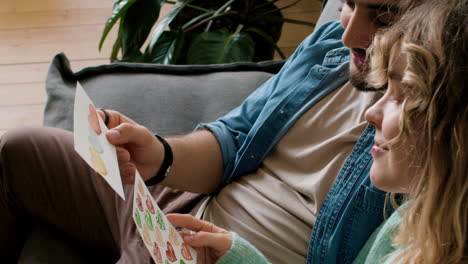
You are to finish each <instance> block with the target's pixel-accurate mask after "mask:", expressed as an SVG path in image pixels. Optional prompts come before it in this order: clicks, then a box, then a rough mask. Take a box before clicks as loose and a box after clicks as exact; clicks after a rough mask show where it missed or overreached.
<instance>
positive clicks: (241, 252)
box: [216, 232, 270, 264]
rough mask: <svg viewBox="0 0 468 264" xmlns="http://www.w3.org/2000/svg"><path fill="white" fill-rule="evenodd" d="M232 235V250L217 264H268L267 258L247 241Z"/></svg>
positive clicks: (233, 233) (234, 234)
mask: <svg viewBox="0 0 468 264" xmlns="http://www.w3.org/2000/svg"><path fill="white" fill-rule="evenodd" d="M231 233H232V238H233V242H232V246H231V249H230V250H229V251H228V252H227V253H226V254H225V255H224V256H222V257H221V258H220V259H219V260H218V261H217V262H216V264H268V263H270V262H268V260H267V259H266V257H265V256H264V255H263V254H262V253H261V252H260V251H259V250H258V249H256V248H255V247H254V246H253V245H252V244H250V243H249V242H248V241H247V240H245V239H243V238H242V237H240V236H239V235H237V234H236V233H235V232H231Z"/></svg>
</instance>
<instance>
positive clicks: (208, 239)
mask: <svg viewBox="0 0 468 264" xmlns="http://www.w3.org/2000/svg"><path fill="white" fill-rule="evenodd" d="M167 219H168V220H169V221H170V222H171V223H172V224H173V225H174V226H176V227H182V228H186V229H189V230H192V231H195V233H187V232H181V235H182V237H183V239H184V241H185V243H187V244H188V245H190V246H192V247H194V248H195V249H197V251H198V263H199V264H201V263H204V264H211V263H215V262H216V261H217V260H218V259H219V258H220V257H222V256H224V255H225V254H226V253H227V252H228V251H229V250H230V249H231V246H232V234H231V233H230V232H229V231H227V230H225V229H222V228H220V227H217V226H216V225H214V224H212V223H209V222H206V221H203V220H200V219H198V218H195V217H193V216H191V215H186V214H168V215H167Z"/></svg>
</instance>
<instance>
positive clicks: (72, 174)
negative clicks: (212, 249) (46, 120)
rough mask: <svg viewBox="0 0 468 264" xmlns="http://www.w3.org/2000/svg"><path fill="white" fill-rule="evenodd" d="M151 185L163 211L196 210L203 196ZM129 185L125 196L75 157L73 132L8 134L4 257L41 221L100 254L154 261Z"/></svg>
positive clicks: (0, 175) (108, 258)
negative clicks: (141, 233)
mask: <svg viewBox="0 0 468 264" xmlns="http://www.w3.org/2000/svg"><path fill="white" fill-rule="evenodd" d="M149 189H150V191H151V193H152V194H153V197H154V198H155V200H156V202H157V203H158V205H159V206H160V207H161V209H163V210H164V212H166V213H168V212H179V213H192V214H193V213H194V212H195V210H196V207H197V205H198V204H200V201H201V200H202V199H203V195H199V194H194V193H187V192H182V191H179V190H174V189H169V188H167V187H163V186H152V187H150V188H149ZM124 191H125V197H126V200H125V201H124V200H122V199H121V198H120V197H118V195H117V194H116V193H115V192H114V191H113V190H112V189H111V188H110V187H109V185H108V184H107V183H106V182H105V181H104V180H103V179H102V178H101V176H99V175H97V174H96V173H95V172H94V171H93V170H92V169H91V168H90V167H89V166H88V165H87V164H86V163H85V162H84V161H83V160H82V159H81V157H79V156H78V154H77V153H76V152H75V150H74V146H73V135H72V133H70V132H67V131H63V130H59V129H54V128H45V127H35V128H23V129H19V130H15V131H10V132H8V133H6V134H4V135H3V137H2V138H1V139H0V259H2V262H3V263H15V262H16V261H17V259H18V257H19V255H20V253H21V250H22V248H23V245H24V243H25V241H26V239H27V237H28V235H29V234H30V232H31V229H32V227H33V226H34V225H35V223H37V222H43V223H46V224H48V225H50V226H51V227H53V228H56V229H57V230H59V231H62V232H63V233H64V234H65V235H66V236H68V237H70V238H72V239H73V240H74V241H75V242H76V244H77V245H78V246H79V247H80V249H82V250H83V252H87V253H88V254H89V255H92V256H94V257H95V258H94V259H95V260H100V261H104V262H105V263H107V262H109V263H111V262H112V263H115V262H118V263H150V262H151V260H150V259H151V257H150V255H149V253H148V252H147V250H146V248H145V246H144V244H143V242H142V240H141V239H140V236H139V234H138V230H137V229H136V227H135V224H134V223H133V219H132V217H131V215H132V204H133V186H130V185H127V186H124ZM96 257H97V258H96ZM4 261H5V262H4Z"/></svg>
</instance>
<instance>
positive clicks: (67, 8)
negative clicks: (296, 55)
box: [0, 0, 321, 136]
mask: <svg viewBox="0 0 468 264" xmlns="http://www.w3.org/2000/svg"><path fill="white" fill-rule="evenodd" d="M113 2H114V0H2V4H0V136H1V135H2V134H4V133H5V131H7V130H9V129H12V128H15V127H21V126H28V125H40V124H42V114H43V109H44V104H45V102H46V93H45V89H44V82H45V78H46V74H47V69H48V64H49V62H50V60H51V58H52V57H53V56H54V54H56V53H58V52H65V54H66V55H67V56H68V58H69V59H70V62H71V66H72V68H73V70H75V71H76V70H79V69H81V68H84V67H87V66H94V65H98V64H103V63H108V56H109V54H110V48H111V45H112V42H113V39H114V38H115V35H116V34H115V32H111V34H110V36H109V37H108V41H107V42H106V43H105V44H104V48H103V50H102V52H99V51H98V48H97V46H98V41H99V38H100V36H101V32H102V29H103V27H104V24H105V21H106V19H107V17H109V15H110V14H111V13H112V4H113ZM292 2H294V1H293V0H281V1H279V3H278V6H285V5H287V4H288V3H292ZM320 6H321V2H320V1H319V0H303V1H302V2H300V3H299V4H297V5H296V6H294V7H292V8H290V9H287V10H285V12H284V14H285V16H286V17H288V18H292V19H299V20H305V21H309V22H315V21H316V20H317V18H318V16H319V14H320ZM170 8H171V6H170V5H168V6H165V8H164V12H167V11H168V10H170ZM310 32H312V28H311V27H307V26H301V25H293V24H285V26H284V28H283V35H282V37H281V39H280V41H279V46H280V47H282V48H283V51H284V52H285V54H286V55H290V54H291V53H292V52H293V51H294V49H295V47H296V46H297V45H298V44H299V43H300V42H301V40H302V39H304V37H305V36H307V35H308V34H310Z"/></svg>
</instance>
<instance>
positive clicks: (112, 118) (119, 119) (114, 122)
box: [97, 109, 137, 128]
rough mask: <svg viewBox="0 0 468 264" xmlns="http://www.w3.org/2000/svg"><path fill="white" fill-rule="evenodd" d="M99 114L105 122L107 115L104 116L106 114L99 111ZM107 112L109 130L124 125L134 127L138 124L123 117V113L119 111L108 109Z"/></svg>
mask: <svg viewBox="0 0 468 264" xmlns="http://www.w3.org/2000/svg"><path fill="white" fill-rule="evenodd" d="M97 112H98V114H99V116H100V117H101V119H102V121H105V120H106V115H105V114H104V112H103V111H102V110H98V111H97ZM106 112H107V114H108V115H109V122H108V123H107V127H108V128H114V127H116V126H118V125H120V124H123V123H130V124H134V125H136V124H137V123H136V122H135V121H133V120H131V119H130V118H128V117H126V116H124V115H122V114H121V113H119V112H117V111H114V110H107V109H106Z"/></svg>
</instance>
